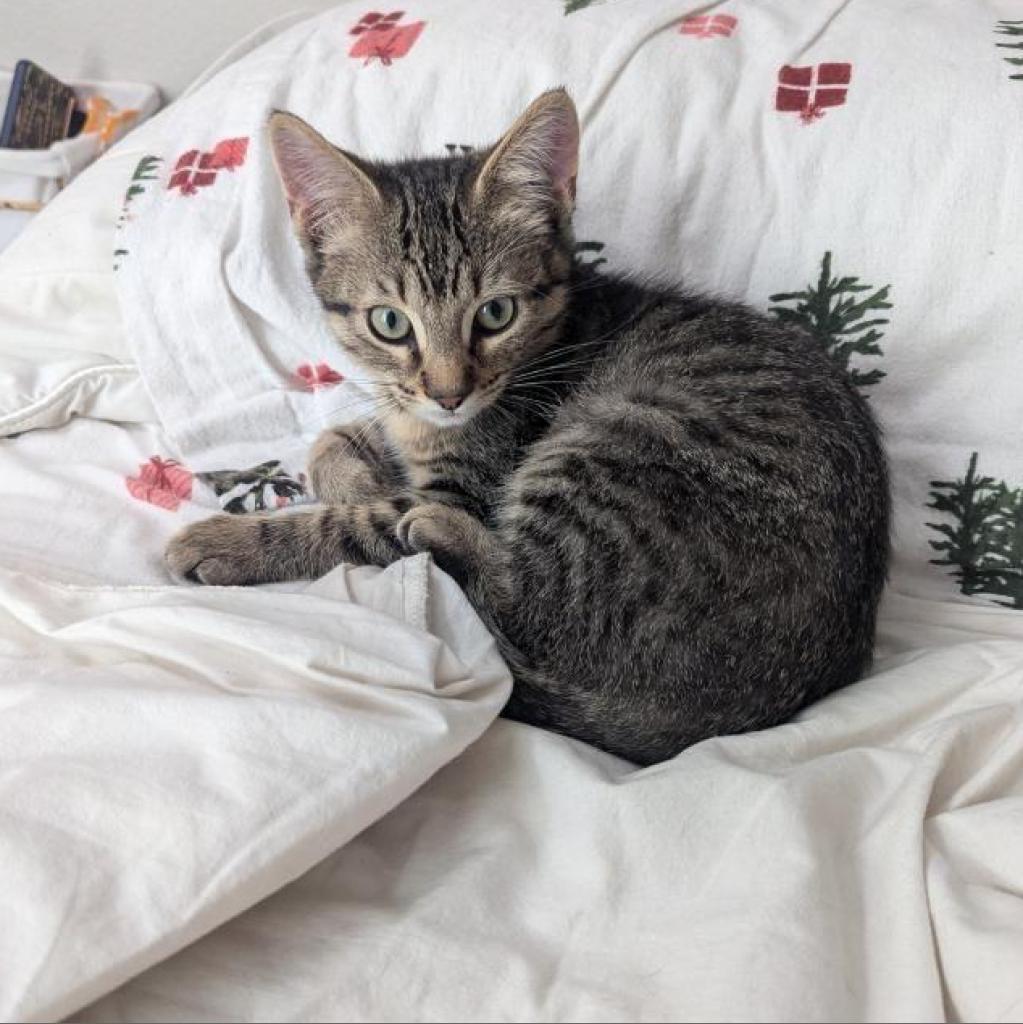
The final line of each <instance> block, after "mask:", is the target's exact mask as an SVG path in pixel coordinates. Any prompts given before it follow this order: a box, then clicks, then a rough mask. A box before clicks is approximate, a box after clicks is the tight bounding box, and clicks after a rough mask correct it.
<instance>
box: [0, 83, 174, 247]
mask: <svg viewBox="0 0 1023 1024" xmlns="http://www.w3.org/2000/svg"><path fill="white" fill-rule="evenodd" d="M12 78H13V73H12V72H10V71H4V70H0V96H5V95H6V94H7V93H8V92H9V91H10V85H11V80H12ZM68 84H69V85H70V86H71V87H72V88H73V89H74V91H75V93H76V94H77V96H78V99H79V103H80V105H81V106H83V107H84V105H85V101H86V100H87V99H88V98H89V97H90V96H94V95H100V96H103V97H104V98H105V99H108V100H110V102H111V103H112V104H113V105H114V106H115V107H116V108H117V109H118V110H137V111H138V116H137V117H136V118H135V120H134V121H132V122H131V124H130V126H129V127H130V128H134V127H135V126H136V125H137V124H140V123H141V122H142V121H144V120H145V119H146V118H147V117H149V116H150V115H151V114H152V113H153V112H154V111H155V110H156V109H157V108H158V107H159V106H160V94H159V92H158V91H157V89H156V87H155V86H152V85H144V84H142V83H138V82H87V81H75V82H69V83H68ZM122 134H123V133H122ZM112 141H113V140H112ZM103 149H104V146H103V143H102V140H101V139H100V137H99V134H98V133H96V132H90V133H89V134H88V135H86V134H85V133H80V134H78V135H77V136H75V138H73V139H61V140H60V141H59V142H55V143H54V144H53V145H52V146H50V148H49V149H2V148H0V249H2V248H3V247H4V246H5V245H6V244H7V242H9V241H10V240H11V238H13V237H14V235H15V234H17V232H18V231H19V230H20V229H21V228H22V227H23V226H24V224H25V222H26V221H27V220H28V219H29V218H30V217H31V216H32V214H33V213H34V212H35V211H37V210H39V209H41V208H42V206H43V205H44V204H45V203H46V202H47V201H48V200H50V199H52V198H53V197H54V196H55V195H56V194H57V193H58V192H59V191H60V190H61V189H62V188H63V187H64V186H65V185H66V184H67V183H68V182H69V181H70V180H71V179H72V178H73V177H74V176H75V175H76V174H78V173H79V171H81V170H82V169H83V168H85V167H87V166H88V165H89V164H90V163H92V161H93V160H95V159H96V157H98V156H99V155H100V153H101V152H102V151H103Z"/></svg>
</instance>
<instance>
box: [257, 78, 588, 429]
mask: <svg viewBox="0 0 1023 1024" xmlns="http://www.w3.org/2000/svg"><path fill="white" fill-rule="evenodd" d="M269 134H270V141H271V145H272V148H273V154H274V160H275V162H276V164H277V170H278V173H279V175H280V178H281V182H282V184H283V186H284V192H285V195H286V197H287V200H288V206H289V209H290V211H291V217H292V221H293V223H294V227H295V231H296V233H297V235H298V238H299V241H300V242H301V243H302V246H303V248H304V250H305V253H306V266H307V269H308V273H309V277H310V279H311V280H312V284H313V288H314V290H315V291H316V294H317V295H318V296H319V299H320V301H321V303H322V304H323V307H324V309H325V310H326V314H327V317H328V322H329V324H330V327H331V328H332V330H333V332H334V334H335V336H336V337H337V339H338V342H339V343H340V344H341V345H342V346H343V347H344V348H345V350H346V351H347V352H349V353H350V354H351V356H352V357H353V358H354V359H355V361H356V362H357V363H358V364H359V365H360V366H361V367H362V368H363V369H364V371H365V372H366V375H367V376H368V377H369V378H370V379H371V380H372V381H373V382H374V384H375V389H376V392H377V394H378V396H380V398H381V400H382V405H383V406H384V407H385V408H388V409H390V410H397V411H400V412H402V413H405V414H408V415H412V416H415V417H416V418H418V419H419V420H422V421H425V422H427V423H431V424H434V425H436V426H439V427H450V426H458V425H462V424H464V423H466V422H468V421H469V420H470V419H471V418H472V417H473V416H475V415H476V414H477V413H479V412H480V411H481V410H482V409H484V408H486V407H487V406H488V405H490V404H492V403H493V402H494V401H495V400H496V399H497V398H498V396H499V395H500V394H501V392H502V390H503V389H504V387H505V385H506V384H507V383H508V380H509V375H510V374H511V373H512V372H513V371H514V370H515V369H516V368H518V367H521V366H522V365H523V364H524V363H527V362H528V361H529V360H530V359H532V358H535V357H536V356H537V355H539V354H540V353H541V352H543V351H544V350H545V349H546V348H547V347H548V346H549V345H550V344H551V343H552V342H553V341H554V340H555V338H556V337H557V334H558V331H559V329H560V326H561V319H562V315H563V313H564V309H565V305H566V299H567V294H568V277H569V272H570V269H571V262H572V236H571V216H572V207H573V204H574V199H575V177H576V165H577V159H578V148H579V124H578V119H577V117H576V112H575V106H574V104H573V103H572V100H571V99H570V98H569V96H568V94H567V93H566V92H565V91H564V90H563V89H555V90H552V91H550V92H547V93H544V94H543V95H542V96H540V97H539V98H538V99H537V100H535V101H534V102H533V104H532V105H531V106H530V107H529V108H528V109H527V110H526V111H525V113H524V114H522V115H521V117H519V119H518V120H517V121H516V122H515V123H514V124H513V125H512V127H511V128H510V129H509V131H508V132H507V133H506V134H505V135H504V137H503V138H502V139H501V140H500V141H499V142H497V143H496V145H494V146H492V147H490V148H489V149H487V150H484V151H480V152H475V153H467V154H463V155H460V156H449V157H445V158H436V159H424V160H407V161H403V162H400V163H393V164H383V163H371V162H369V161H367V160H363V159H361V158H359V157H356V156H353V155H352V154H350V153H345V152H342V151H341V150H339V149H337V148H335V147H334V146H332V145H331V144H330V143H329V142H327V140H326V139H324V138H323V136H321V135H320V134H319V133H318V132H316V131H315V130H314V129H313V128H311V127H310V126H309V125H308V124H306V122H305V121H303V120H302V119H301V118H299V117H296V116H295V115H294V114H289V113H284V112H281V111H278V112H275V113H274V114H273V115H272V116H271V118H270V123H269Z"/></svg>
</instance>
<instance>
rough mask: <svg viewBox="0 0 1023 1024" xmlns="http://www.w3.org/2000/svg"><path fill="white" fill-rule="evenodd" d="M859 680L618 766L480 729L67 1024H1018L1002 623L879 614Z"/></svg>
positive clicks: (1007, 665)
mask: <svg viewBox="0 0 1023 1024" xmlns="http://www.w3.org/2000/svg"><path fill="white" fill-rule="evenodd" d="M881 639H882V644H883V647H884V649H885V650H886V651H887V652H888V653H887V655H886V656H885V657H884V658H883V660H882V661H881V663H880V664H879V666H878V671H877V673H876V674H875V675H874V676H873V678H871V679H869V680H867V681H864V682H862V683H860V684H858V685H856V686H853V687H851V688H850V689H848V690H846V691H845V692H842V693H840V694H837V695H835V696H833V697H832V698H830V699H828V700H826V701H824V702H823V703H821V704H819V705H817V706H816V707H815V708H812V709H811V710H810V711H808V712H807V713H806V714H805V715H804V716H803V717H802V718H801V719H800V720H799V721H797V722H794V723H792V724H790V725H786V726H783V727H781V728H778V729H772V730H767V731H765V732H761V733H757V734H754V735H749V736H741V737H731V738H728V739H719V740H713V741H710V742H707V743H703V744H700V745H699V746H697V747H695V748H694V749H692V750H690V751H688V752H687V753H685V754H683V755H682V756H681V757H679V758H677V759H676V760H675V761H673V762H671V763H670V764H665V765H662V766H659V767H656V768H651V769H647V770H644V771H640V772H636V771H633V770H631V769H630V768H629V767H628V766H626V765H624V764H622V763H620V762H617V761H615V760H614V759H613V758H610V757H607V756H605V755H600V754H597V753H595V752H593V751H592V750H589V749H587V748H586V747H584V746H582V745H579V744H575V743H572V742H569V741H566V740H563V739H560V738H558V737H554V736H551V735H548V734H546V733H543V732H540V731H538V730H535V729H530V728H528V727H525V726H519V725H513V724H509V723H505V722H499V723H497V724H496V725H495V726H493V727H492V728H491V729H490V730H489V731H488V732H487V733H486V734H485V735H484V737H483V738H482V739H481V740H480V741H479V742H477V743H476V744H475V745H474V746H473V747H471V748H470V749H469V750H468V751H467V752H466V753H465V754H463V755H462V756H461V757H460V758H459V759H458V760H457V761H456V762H454V763H452V764H450V765H448V766H447V767H446V768H444V769H443V770H442V771H441V772H440V773H439V774H438V775H437V776H435V777H434V778H433V779H432V780H431V782H430V783H428V784H427V785H426V786H424V787H423V788H422V789H421V790H419V791H418V792H417V793H416V794H415V795H414V796H413V797H412V798H411V799H409V800H408V801H406V802H405V803H404V804H403V805H402V806H401V807H399V808H398V809H397V810H395V811H393V812H392V813H391V814H390V815H388V816H387V817H386V818H385V819H384V820H383V821H381V822H380V823H378V824H377V825H375V826H374V827H373V828H371V829H369V830H368V831H366V832H364V833H363V834H362V835H361V836H359V837H358V838H357V839H355V840H354V841H353V842H351V843H349V845H348V846H346V847H345V848H344V849H343V850H340V851H338V852H337V853H335V854H334V855H333V856H331V857H329V858H328V859H327V860H326V861H324V862H323V863H322V864H320V865H319V866H318V867H316V868H314V869H313V870H312V871H311V872H309V873H308V874H307V875H305V876H304V877H303V878H302V879H300V880H299V881H297V882H295V883H294V884H293V885H291V886H289V887H288V888H287V889H284V890H283V891H281V892H280V893H278V894H277V895H275V896H273V897H271V898H270V899H268V900H266V901H264V902H263V903H262V904H260V905H259V906H258V907H256V908H255V909H253V910H250V911H249V912H248V913H246V914H244V915H242V916H241V917H239V918H237V919H236V920H235V921H232V922H231V923H230V924H228V925H225V926H224V927H222V928H220V929H219V930H218V931H217V932H215V933H214V934H213V935H211V936H209V937H208V938H206V939H204V940H203V941H201V942H199V943H197V944H195V945H194V946H192V947H191V948H189V949H188V950H186V951H184V952H182V953H180V954H178V955H177V956H176V957H174V958H172V959H170V960H168V961H167V962H165V963H164V964H162V965H160V966H159V967H156V968H154V969H153V970H150V971H148V972H147V973H145V974H143V975H141V976H140V977H139V978H137V979H136V980H135V981H133V982H131V983H130V984H128V985H127V986H125V987H124V988H122V989H121V990H120V991H119V992H116V993H114V994H112V995H111V996H109V997H108V998H106V999H104V1000H102V1001H100V1002H99V1003H98V1004H97V1005H95V1006H94V1007H92V1008H91V1009H90V1010H89V1011H88V1012H86V1013H84V1014H80V1015H79V1016H78V1018H77V1019H80V1020H83V1021H186V1020H188V1021H194V1020H204V1021H207V1020H208V1021H214V1020H372V1021H386V1020H392V1021H393V1020H409V1019H415V1020H435V1021H440V1020H457V1021H479V1020H518V1021H531V1020H532V1021H535V1020H557V1021H636V1020H642V1021H680V1020H691V1021H735V1020H761V1021H778V1020H782V1021H785V1020H818V1021H823V1020H831V1021H860V1020H875V1021H937V1020H945V1019H949V1020H973V1021H980V1020H984V1021H1008V1020H1020V1019H1023V972H1021V971H1020V969H1019V965H1020V964H1021V963H1023V622H1021V621H1020V617H1018V616H1015V617H1014V616H1013V613H1011V612H999V611H996V610H995V611H989V610H986V609H968V610H964V609H962V608H956V609H951V610H950V609H949V608H948V607H947V606H942V605H934V604H931V603H929V602H926V601H921V600H917V599H912V598H896V599H893V600H890V601H889V603H888V605H887V607H886V609H885V618H884V625H883V628H882V633H881Z"/></svg>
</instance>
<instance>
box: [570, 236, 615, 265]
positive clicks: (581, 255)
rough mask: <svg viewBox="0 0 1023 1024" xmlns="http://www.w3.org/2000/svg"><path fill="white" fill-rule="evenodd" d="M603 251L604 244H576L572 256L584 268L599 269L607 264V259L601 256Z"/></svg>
mask: <svg viewBox="0 0 1023 1024" xmlns="http://www.w3.org/2000/svg"><path fill="white" fill-rule="evenodd" d="M603 251H604V243H603V242H576V243H575V248H574V249H573V250H572V256H573V258H574V259H575V261H576V262H577V263H580V264H582V266H584V267H599V266H600V265H601V264H602V263H607V257H606V256H602V255H601V253H602V252H603ZM587 257H592V258H587Z"/></svg>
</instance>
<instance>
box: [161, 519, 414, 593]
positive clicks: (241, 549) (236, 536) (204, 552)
mask: <svg viewBox="0 0 1023 1024" xmlns="http://www.w3.org/2000/svg"><path fill="white" fill-rule="evenodd" d="M407 508H408V504H407V503H406V502H403V501H401V500H400V499H395V500H388V499H380V500H377V501H372V502H367V503H366V504H363V505H332V506H326V507H324V508H317V509H313V510H310V511H302V512H270V513H254V514H248V515H219V516H214V517H213V518H211V519H204V520H203V521H202V522H200V523H193V524H192V525H191V526H188V527H186V528H185V529H184V530H181V531H180V532H179V533H177V534H176V535H175V536H174V537H173V538H172V539H171V541H170V543H169V544H168V545H167V551H166V554H165V559H166V562H167V566H168V568H169V569H170V571H171V572H172V573H173V575H174V576H175V577H177V578H178V579H182V580H191V581H192V582H194V583H206V584H209V585H213V586H231V585H244V584H250V583H279V582H284V581H286V580H298V579H315V578H317V577H319V576H322V575H323V574H324V573H327V572H329V571H330V570H331V569H333V568H334V567H335V566H337V565H340V564H341V563H342V562H354V563H356V564H358V565H367V564H368V565H389V564H390V563H391V562H394V561H397V559H399V558H400V557H401V556H402V555H403V554H405V553H406V552H405V551H404V550H403V549H402V547H401V544H400V543H399V541H398V537H397V525H398V520H399V518H400V517H401V515H402V513H404V512H405V511H406V510H407Z"/></svg>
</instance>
